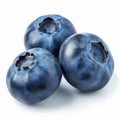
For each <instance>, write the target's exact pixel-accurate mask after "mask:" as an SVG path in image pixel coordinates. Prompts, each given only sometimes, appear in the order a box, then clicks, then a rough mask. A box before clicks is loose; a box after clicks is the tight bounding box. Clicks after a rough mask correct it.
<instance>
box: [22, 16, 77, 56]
mask: <svg viewBox="0 0 120 120" xmlns="http://www.w3.org/2000/svg"><path fill="white" fill-rule="evenodd" d="M74 33H76V30H75V28H74V26H73V24H72V23H71V22H70V21H69V20H68V19H66V18H64V17H62V16H60V15H56V14H51V15H44V16H41V17H39V18H37V19H36V20H34V21H33V22H32V23H31V24H30V25H29V26H28V28H27V30H26V34H25V36H24V43H25V47H26V49H31V48H35V47H41V48H45V49H47V50H49V51H50V52H52V53H53V54H54V55H55V56H56V57H57V58H58V56H59V49H60V46H61V44H62V42H63V41H64V40H65V39H66V38H67V37H69V36H70V35H72V34H74Z"/></svg>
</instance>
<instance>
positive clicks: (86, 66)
mask: <svg viewBox="0 0 120 120" xmlns="http://www.w3.org/2000/svg"><path fill="white" fill-rule="evenodd" d="M60 64H61V68H62V71H63V74H64V76H65V78H66V80H67V81H68V82H69V83H70V84H71V85H72V86H74V87H75V88H77V89H78V90H80V91H82V92H91V91H96V90H99V89H101V88H103V87H104V86H105V85H106V84H107V83H108V81H109V80H110V78H111V75H112V73H113V69H114V61H113V57H112V55H111V52H110V50H109V48H108V46H107V45H106V43H105V42H104V41H103V40H102V39H101V38H99V37H98V36H96V35H94V34H90V33H85V34H75V35H72V36H70V37H69V38H68V39H67V40H66V41H65V42H64V43H63V44H62V46H61V49H60Z"/></svg>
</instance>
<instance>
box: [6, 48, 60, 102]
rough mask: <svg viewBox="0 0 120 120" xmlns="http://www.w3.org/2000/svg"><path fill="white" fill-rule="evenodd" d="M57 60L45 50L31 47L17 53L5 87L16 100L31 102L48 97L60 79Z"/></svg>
mask: <svg viewBox="0 0 120 120" xmlns="http://www.w3.org/2000/svg"><path fill="white" fill-rule="evenodd" d="M61 76H62V73H61V69H60V65H59V63H58V60H56V58H55V57H54V56H53V55H52V54H51V53H50V52H49V51H47V50H45V49H42V48H33V49H30V50H27V51H25V52H23V53H21V54H20V55H18V56H17V57H16V58H15V60H14V61H13V63H12V65H11V66H10V68H9V70H8V73H7V78H6V82H7V87H8V89H9V91H10V93H11V94H12V96H13V97H15V98H16V99H17V100H19V101H21V102H24V103H27V104H33V103H37V102H40V101H42V100H44V99H46V98H48V97H49V96H50V95H51V94H53V93H54V92H55V90H56V89H57V88H58V86H59V84H60V81H61Z"/></svg>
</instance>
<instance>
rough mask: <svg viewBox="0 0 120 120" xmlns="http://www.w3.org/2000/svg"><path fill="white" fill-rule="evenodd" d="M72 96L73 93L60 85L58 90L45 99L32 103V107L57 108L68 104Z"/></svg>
mask: <svg viewBox="0 0 120 120" xmlns="http://www.w3.org/2000/svg"><path fill="white" fill-rule="evenodd" d="M73 98H74V94H73V93H72V92H71V91H70V90H68V89H67V88H65V87H63V86H60V87H59V88H58V90H57V91H56V92H55V93H54V94H53V95H52V96H50V97H49V98H47V99H46V100H44V101H42V102H40V103H37V104H35V105H32V107H35V108H40V109H41V108H46V109H49V108H50V109H51V108H57V107H63V106H64V107H65V106H66V105H69V104H70V103H71V102H72V101H73Z"/></svg>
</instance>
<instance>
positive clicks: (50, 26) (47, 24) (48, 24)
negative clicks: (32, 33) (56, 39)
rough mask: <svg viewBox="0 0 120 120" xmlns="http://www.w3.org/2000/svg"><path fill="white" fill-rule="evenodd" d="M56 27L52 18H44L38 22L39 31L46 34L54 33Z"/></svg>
mask: <svg viewBox="0 0 120 120" xmlns="http://www.w3.org/2000/svg"><path fill="white" fill-rule="evenodd" d="M57 28H58V24H57V23H56V22H55V21H54V20H53V19H52V18H49V17H48V18H46V19H44V20H43V22H41V23H40V24H39V28H38V29H39V31H41V32H43V33H47V34H52V33H54V32H55V31H56V30H57Z"/></svg>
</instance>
